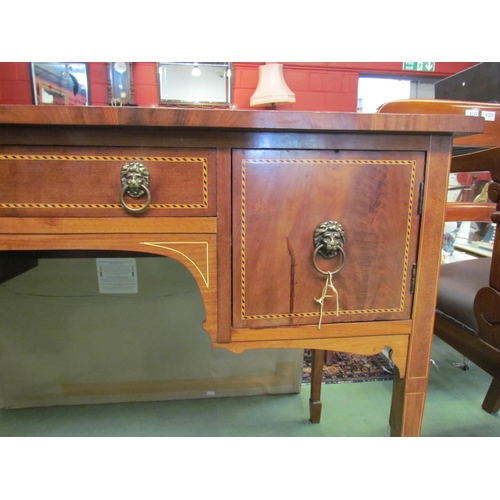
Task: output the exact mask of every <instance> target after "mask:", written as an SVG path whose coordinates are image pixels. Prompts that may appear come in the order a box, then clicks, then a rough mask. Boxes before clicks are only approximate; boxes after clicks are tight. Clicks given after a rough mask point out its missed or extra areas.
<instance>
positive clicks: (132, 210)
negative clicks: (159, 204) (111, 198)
mask: <svg viewBox="0 0 500 500" xmlns="http://www.w3.org/2000/svg"><path fill="white" fill-rule="evenodd" d="M128 189H129V187H128V186H123V189H122V192H121V195H120V201H121V202H122V205H123V208H124V209H125V210H126V211H127V212H130V213H131V214H140V213H142V212H145V211H146V210H147V209H148V207H149V204H150V203H151V191H150V190H149V189H148V188H147V187H146V186H142V189H143V190H144V191H145V192H146V195H147V197H148V198H147V200H146V203H144V205H143V206H142V207H139V208H132V207H131V206H129V205H127V203H126V202H125V200H124V196H125V193H126V192H127V191H128Z"/></svg>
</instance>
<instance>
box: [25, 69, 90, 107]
mask: <svg viewBox="0 0 500 500" xmlns="http://www.w3.org/2000/svg"><path fill="white" fill-rule="evenodd" d="M31 77H32V81H33V95H34V101H35V104H44V105H46V104H53V105H66V106H87V105H88V104H89V92H88V89H89V83H88V71H87V64H86V63H64V62H61V63H54V62H36V63H31Z"/></svg>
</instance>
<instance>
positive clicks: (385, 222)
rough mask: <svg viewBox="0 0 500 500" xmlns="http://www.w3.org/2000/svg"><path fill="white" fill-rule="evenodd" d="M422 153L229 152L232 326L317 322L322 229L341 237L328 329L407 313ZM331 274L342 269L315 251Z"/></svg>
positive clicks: (326, 311)
mask: <svg viewBox="0 0 500 500" xmlns="http://www.w3.org/2000/svg"><path fill="white" fill-rule="evenodd" d="M424 164H425V155H424V153H422V152H396V151H389V152H380V151H259V150H236V151H234V152H233V212H232V213H233V272H234V274H233V276H234V279H233V326H234V327H259V326H261V327H264V326H268V327H269V326H286V325H303V324H314V323H318V322H319V320H320V304H319V303H318V302H317V300H316V299H320V297H321V295H322V291H323V288H324V286H325V284H326V279H327V277H328V276H327V275H325V274H322V273H320V272H319V271H318V270H317V269H316V268H315V266H314V264H313V254H314V250H315V246H314V243H313V235H314V231H315V229H316V227H317V226H318V225H320V224H321V223H323V222H325V221H330V220H332V221H337V222H338V223H340V224H341V225H342V227H343V229H344V231H345V243H344V245H343V250H344V254H345V261H344V266H343V268H342V270H341V271H340V272H338V273H336V274H333V276H332V283H333V285H334V287H335V288H336V291H337V294H338V310H337V301H336V298H335V295H334V294H333V293H332V292H331V290H330V291H329V292H328V295H333V297H327V298H326V299H325V300H324V305H323V311H322V314H321V321H322V324H328V323H336V322H346V321H376V320H392V319H394V320H396V319H408V318H410V317H411V309H412V292H411V277H412V269H413V265H414V264H415V263H416V256H417V243H418V233H419V221H420V216H419V214H418V200H419V192H420V187H421V183H422V182H423V177H424ZM315 262H316V265H317V267H318V268H319V269H320V270H322V271H324V272H326V273H328V271H335V270H336V269H338V268H339V267H340V265H341V263H342V255H341V254H340V253H339V254H338V255H337V256H335V257H334V258H332V259H325V258H323V257H321V256H320V255H319V254H318V255H317V256H316V259H315Z"/></svg>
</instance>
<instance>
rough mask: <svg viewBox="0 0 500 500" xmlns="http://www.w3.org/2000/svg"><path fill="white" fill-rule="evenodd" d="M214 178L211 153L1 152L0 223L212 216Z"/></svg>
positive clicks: (42, 149) (92, 149) (130, 150)
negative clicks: (3, 219)
mask: <svg viewBox="0 0 500 500" xmlns="http://www.w3.org/2000/svg"><path fill="white" fill-rule="evenodd" d="M137 164H139V170H138V173H134V175H136V177H135V179H136V180H137V176H139V177H140V182H144V178H145V177H148V179H147V181H146V182H147V186H146V187H147V190H145V189H142V190H138V191H136V193H137V195H138V197H134V196H133V194H134V192H133V191H132V190H131V189H130V188H131V186H130V185H129V184H128V182H129V181H128V180H127V175H129V178H130V174H131V172H133V171H134V168H135V167H136V166H137ZM143 167H145V169H144V168H143ZM124 169H127V170H128V172H127V173H125V172H124ZM136 171H137V168H136ZM215 172H216V155H215V151H214V150H208V149H171V148H168V149H166V148H165V149H164V148H148V149H145V148H144V149H142V148H98V147H89V148H55V147H53V148H48V147H37V148H11V147H1V148H0V216H9V217H12V216H20V217H100V216H105V217H123V216H127V215H140V216H142V217H165V216H174V217H175V216H183V217H185V216H213V215H215V213H216V209H215ZM148 191H149V193H148Z"/></svg>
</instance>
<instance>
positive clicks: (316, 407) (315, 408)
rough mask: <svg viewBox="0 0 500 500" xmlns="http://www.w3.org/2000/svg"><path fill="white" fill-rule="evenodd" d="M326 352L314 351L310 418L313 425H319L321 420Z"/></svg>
mask: <svg viewBox="0 0 500 500" xmlns="http://www.w3.org/2000/svg"><path fill="white" fill-rule="evenodd" d="M325 354H326V352H325V350H322V349H313V350H312V363H311V397H310V398H309V418H310V420H311V422H312V423H313V424H319V421H320V419H321V406H322V405H321V383H322V382H323V365H324V363H325Z"/></svg>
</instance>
